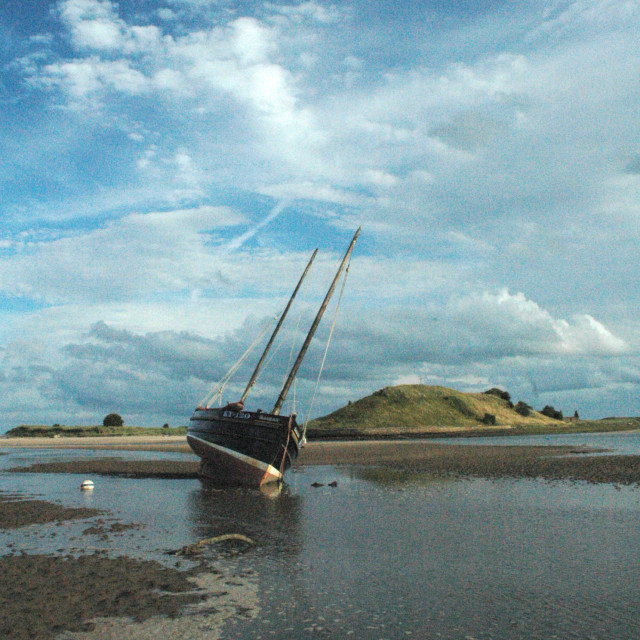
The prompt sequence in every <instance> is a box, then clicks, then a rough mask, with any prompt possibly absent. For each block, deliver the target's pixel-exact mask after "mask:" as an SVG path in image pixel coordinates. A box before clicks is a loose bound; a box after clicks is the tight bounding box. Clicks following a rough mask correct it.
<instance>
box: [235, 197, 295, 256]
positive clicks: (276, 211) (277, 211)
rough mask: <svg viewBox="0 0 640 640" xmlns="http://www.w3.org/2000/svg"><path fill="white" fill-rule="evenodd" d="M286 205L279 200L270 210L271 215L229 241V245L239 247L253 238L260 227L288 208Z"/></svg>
mask: <svg viewBox="0 0 640 640" xmlns="http://www.w3.org/2000/svg"><path fill="white" fill-rule="evenodd" d="M286 206H287V205H286V204H285V203H284V202H278V204H277V205H276V206H275V207H273V209H271V211H269V215H268V216H267V217H266V218H265V219H264V220H263V221H262V222H259V223H258V224H257V225H256V226H255V227H252V228H251V229H249V231H246V232H245V233H243V234H242V235H241V236H238V237H237V238H235V239H234V240H232V241H231V242H229V243H228V244H227V247H228V248H229V249H239V248H240V247H241V246H242V245H243V244H244V243H245V242H246V241H247V240H250V239H251V238H253V236H255V235H256V233H258V231H260V229H263V228H264V227H266V226H267V225H268V224H269V223H270V222H271V221H272V220H275V219H276V218H277V217H278V216H279V215H280V214H281V213H282V212H283V211H284V210H285V209H286Z"/></svg>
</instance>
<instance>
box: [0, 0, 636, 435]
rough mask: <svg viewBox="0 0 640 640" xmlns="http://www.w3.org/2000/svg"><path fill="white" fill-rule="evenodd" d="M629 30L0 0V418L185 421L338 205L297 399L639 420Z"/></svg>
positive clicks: (187, 2)
mask: <svg viewBox="0 0 640 640" xmlns="http://www.w3.org/2000/svg"><path fill="white" fill-rule="evenodd" d="M639 25H640V5H639V3H638V2H637V1H633V0H631V1H615V2H613V1H611V0H577V1H569V0H559V1H554V2H540V1H533V0H532V1H526V0H519V1H515V2H513V1H511V2H444V1H442V0H440V1H437V2H436V1H433V2H422V3H396V2H364V1H362V2H355V1H354V2H343V3H340V2H337V3H323V2H313V1H311V2H301V3H300V2H298V3H281V2H242V3H240V2H225V1H219V2H218V1H213V0H163V1H154V2H129V1H123V2H120V3H115V2H110V1H109V0H59V1H50V2H44V1H36V0H31V1H20V2H18V1H17V0H7V2H3V3H2V5H1V6H0V74H1V75H0V105H1V109H0V149H1V150H2V153H0V189H1V193H2V197H1V198H0V229H1V233H0V302H1V304H0V386H1V388H2V393H1V394H0V406H1V408H2V416H3V418H2V422H0V429H6V428H10V427H12V426H15V425H17V424H21V423H34V422H41V423H45V424H50V423H54V422H58V423H64V424H76V423H84V424H86V423H96V422H99V421H100V420H101V419H102V417H103V416H104V415H106V413H109V412H111V411H117V412H119V413H121V414H122V415H123V417H124V418H125V420H126V422H127V423H129V424H142V425H157V424H160V425H161V424H163V423H165V422H169V423H171V424H185V423H186V421H187V420H188V417H189V415H190V412H191V410H192V408H193V406H194V405H195V404H196V403H197V402H198V401H199V400H200V399H201V397H202V396H204V395H205V393H206V392H207V390H208V388H209V387H210V386H211V385H212V384H213V383H214V382H215V381H216V380H217V379H218V378H219V377H221V376H222V375H223V374H224V372H225V370H226V368H227V367H229V366H230V365H231V364H232V363H233V362H234V361H235V359H236V358H237V357H238V356H239V354H240V353H242V351H243V350H244V348H245V346H246V345H247V344H249V343H250V342H252V340H253V338H254V337H255V336H256V335H257V334H258V333H259V332H260V330H261V327H262V326H263V325H264V323H265V322H266V321H267V320H268V319H269V318H271V317H272V316H273V315H274V314H275V313H277V311H278V310H279V309H280V308H281V307H282V306H284V303H285V301H286V297H287V294H288V292H289V290H290V289H292V288H293V286H294V285H295V282H296V281H297V278H298V276H299V273H300V272H301V271H302V269H303V267H304V264H305V263H306V260H307V259H308V256H309V255H310V254H311V252H312V251H313V249H314V248H315V247H319V248H320V254H319V258H318V260H317V265H316V266H315V269H314V271H313V272H312V273H311V278H310V283H309V286H308V287H307V288H306V289H305V291H304V292H303V294H302V295H301V298H302V299H301V303H302V304H301V308H302V309H303V317H302V321H301V325H300V326H302V327H304V326H305V323H308V321H309V318H310V314H312V313H313V307H314V305H315V304H316V303H318V302H319V301H320V299H321V297H322V294H323V288H324V287H325V286H327V285H328V282H329V280H330V277H331V271H332V269H333V268H334V267H335V266H336V264H337V261H338V259H339V255H340V253H341V252H342V251H343V250H344V248H345V247H346V245H347V244H348V241H349V239H350V237H351V235H352V233H353V231H354V230H355V228H357V227H358V226H359V225H362V227H363V231H362V235H361V239H360V241H359V243H358V245H357V248H356V251H355V254H354V258H353V266H352V269H351V273H350V276H349V283H348V286H347V290H346V293H345V298H344V300H343V303H342V306H341V309H340V315H339V320H338V323H337V326H336V333H335V337H334V342H333V343H332V345H331V350H330V353H329V357H328V361H327V365H326V369H325V373H324V376H323V379H322V384H321V387H320V392H319V394H318V397H317V400H316V404H315V406H314V408H313V414H314V415H318V414H322V413H324V412H327V411H329V410H333V409H335V408H338V407H339V406H341V405H342V404H345V403H346V402H347V401H348V400H354V399H356V398H358V397H361V396H363V395H365V394H368V393H371V392H373V391H375V390H376V389H378V388H381V387H383V386H387V385H391V384H398V383H403V382H409V383H411V382H419V381H422V382H423V383H427V384H443V385H446V386H451V387H454V388H457V389H460V390H464V391H477V390H484V389H487V388H489V387H493V386H500V387H502V388H505V389H507V390H509V391H510V393H511V395H512V396H513V397H514V399H520V400H524V401H526V402H528V403H529V404H531V405H533V406H534V407H536V408H541V407H543V406H544V405H546V404H551V405H553V406H555V407H556V408H559V409H562V410H563V411H565V413H573V411H574V410H576V409H577V410H579V412H580V414H581V415H582V416H584V417H593V418H597V417H603V416H607V415H640V394H639V393H638V391H639V383H640V358H639V357H638V347H639V345H640V342H639V340H638V329H639V326H638V325H639V321H638V318H637V309H638V306H639V303H640V290H639V286H638V278H637V273H638V270H637V267H636V264H637V261H638V260H637V253H638V246H639V244H638V240H639V238H638V235H639V225H638V218H639V216H640V200H639V195H640V193H639V191H640V189H639V187H640V121H639V119H638V117H637V105H638V104H640V83H639V82H638V78H639V77H640V56H638V53H637V42H638V37H639V35H640V33H639V31H640V29H639ZM327 325H329V321H327V322H326V323H325V326H323V328H322V329H321V333H322V332H325V333H326V331H327V330H328V328H327ZM294 329H295V327H294ZM292 333H295V331H293V330H292ZM320 338H322V335H321V336H320ZM287 354H288V347H285V346H283V347H282V348H281V350H280V351H278V353H276V355H275V356H274V365H276V364H278V363H279V364H280V365H281V366H285V364H286V360H287V357H288V356H287ZM256 357H257V356H256ZM320 358H321V345H320V344H319V343H318V344H317V345H316V346H314V349H312V351H311V353H310V354H309V358H308V359H307V360H308V361H307V362H306V363H305V368H304V369H303V370H302V371H301V374H300V379H299V382H298V386H297V391H296V403H297V405H299V406H298V411H299V412H300V413H303V412H305V410H306V405H307V404H308V399H309V397H310V394H311V389H312V387H313V384H314V371H315V369H316V368H317V364H318V361H319V359H320ZM244 375H245V372H240V373H239V376H238V379H237V380H235V381H234V383H233V384H232V385H231V386H230V387H229V389H228V399H233V397H234V395H235V394H236V393H237V390H238V389H239V388H240V386H241V383H242V380H243V376H244ZM281 375H282V372H281V371H279V370H278V368H277V367H276V366H274V367H273V371H271V370H269V371H267V372H265V374H264V377H263V378H262V381H261V382H262V384H260V385H259V386H258V387H257V388H256V392H255V395H254V396H253V401H252V402H254V403H255V404H256V406H261V407H263V408H269V404H270V402H271V401H272V398H274V397H275V395H277V388H278V384H279V380H280V377H281Z"/></svg>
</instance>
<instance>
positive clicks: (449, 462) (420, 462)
mask: <svg viewBox="0 0 640 640" xmlns="http://www.w3.org/2000/svg"><path fill="white" fill-rule="evenodd" d="M16 440H22V441H25V440H26V441H28V440H47V439H46V438H38V439H32V438H22V439H16ZM113 440H114V439H113V438H65V439H64V441H63V440H62V439H59V440H54V441H52V440H50V439H49V443H47V445H46V446H49V447H55V448H92V449H96V450H110V449H114V450H115V449H121V450H124V449H127V450H140V451H146V450H153V451H172V452H174V451H180V452H185V453H187V452H190V451H191V450H190V449H189V447H188V445H187V444H186V443H185V442H184V439H183V438H180V437H177V438H176V437H173V438H162V439H157V438H123V439H119V440H122V441H120V442H114V441H113ZM158 440H161V441H158ZM88 441H89V442H88ZM52 443H55V444H52ZM3 444H4V443H3ZM17 446H22V447H25V446H28V443H25V442H21V443H20V444H19V445H17ZM41 446H44V445H43V444H42V443H41V442H37V443H35V447H41ZM580 453H583V452H582V451H581V450H576V449H573V448H571V447H548V446H544V447H540V446H522V445H516V446H509V445H448V444H436V443H433V442H431V441H429V440H398V441H393V440H384V441H372V440H364V441H363V440H358V441H331V442H327V441H324V442H311V443H309V444H308V445H307V446H306V447H305V448H304V449H303V450H302V451H301V453H300V456H299V457H298V459H297V460H296V463H295V464H296V466H310V465H350V466H382V467H388V468H392V469H394V468H400V469H412V470H415V471H425V472H429V473H431V474H432V475H446V476H469V477H484V478H506V477H512V478H545V479H548V480H583V481H587V482H610V483H619V484H627V485H631V484H637V483H640V456H635V455H632V456H622V455H607V456H589V457H587V456H581V455H579V454H580ZM12 471H15V472H42V473H78V474H90V473H91V474H104V475H117V476H122V477H131V478H196V477H197V473H198V458H197V457H196V456H195V455H194V456H193V460H179V461H178V460H123V459H121V458H118V457H116V456H108V457H107V456H105V457H104V458H95V459H92V460H75V461H73V462H48V463H38V464H33V465H31V466H29V467H23V468H15V469H12Z"/></svg>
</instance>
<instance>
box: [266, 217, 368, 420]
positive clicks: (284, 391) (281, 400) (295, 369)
mask: <svg viewBox="0 0 640 640" xmlns="http://www.w3.org/2000/svg"><path fill="white" fill-rule="evenodd" d="M359 233H360V227H358V230H357V231H356V233H355V235H354V236H353V240H351V244H350V245H349V248H348V249H347V252H346V253H345V254H344V258H342V262H341V263H340V267H339V268H338V272H337V273H336V275H335V277H334V278H333V282H332V283H331V286H330V287H329V291H327V295H326V296H325V298H324V301H323V302H322V304H321V305H320V309H319V310H318V313H317V315H316V318H315V320H314V321H313V324H312V325H311V328H310V329H309V333H308V334H307V337H306V339H305V341H304V344H303V345H302V348H301V349H300V353H299V354H298V357H297V359H296V361H295V362H294V364H293V367H292V368H291V371H290V372H289V377H288V378H287V380H286V382H285V383H284V386H283V387H282V391H280V395H279V396H278V399H277V400H276V404H275V406H274V407H273V411H272V412H271V413H273V414H275V415H279V414H280V409H282V404H283V403H284V400H285V398H286V397H287V393H288V392H289V387H291V384H292V382H293V379H294V378H295V377H296V373H298V369H299V368H300V365H301V364H302V359H303V358H304V356H305V354H306V353H307V349H308V348H309V344H311V340H312V339H313V334H314V333H315V332H316V329H317V328H318V325H319V324H320V320H321V319H322V315H323V314H324V311H325V309H326V308H327V305H328V304H329V300H330V299H331V296H332V295H333V291H334V290H335V288H336V285H337V284H338V280H340V276H341V275H342V272H343V271H344V268H345V266H346V264H347V262H348V261H349V258H350V257H351V252H352V251H353V247H354V246H355V244H356V240H357V238H358V235H359Z"/></svg>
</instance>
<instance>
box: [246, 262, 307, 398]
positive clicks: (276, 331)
mask: <svg viewBox="0 0 640 640" xmlns="http://www.w3.org/2000/svg"><path fill="white" fill-rule="evenodd" d="M317 253H318V250H317V249H316V250H315V251H314V252H313V255H312V256H311V260H309V262H308V264H307V266H306V268H305V270H304V271H303V273H302V275H301V276H300V280H298V284H297V285H296V288H295V289H294V290H293V293H292V294H291V297H290V298H289V302H288V303H287V306H286V307H285V309H284V311H283V312H282V315H281V316H280V320H278V324H277V325H276V328H275V329H274V330H273V333H272V334H271V337H270V338H269V342H267V346H266V347H265V348H264V351H263V352H262V355H261V356H260V360H258V364H257V365H256V368H255V369H254V371H253V375H252V376H251V379H250V380H249V383H248V384H247V388H246V389H245V390H244V393H243V394H242V397H241V398H240V402H242V403H244V401H245V400H246V399H247V396H248V395H249V391H251V387H253V385H254V384H255V382H256V380H257V379H258V373H260V369H261V368H262V365H263V364H264V360H265V358H266V357H267V353H268V352H269V349H271V345H272V344H273V341H274V340H275V339H276V336H277V335H278V331H280V327H281V326H282V323H283V322H284V319H285V318H286V317H287V313H288V312H289V308H290V307H291V303H292V302H293V299H294V298H295V297H296V294H297V293H298V289H300V285H301V284H302V281H303V280H304V279H305V277H306V275H307V272H308V271H309V269H310V267H311V263H312V262H313V260H314V258H315V257H316V254H317Z"/></svg>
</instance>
